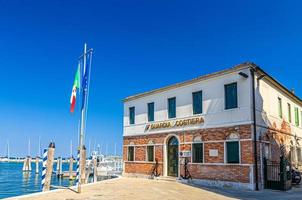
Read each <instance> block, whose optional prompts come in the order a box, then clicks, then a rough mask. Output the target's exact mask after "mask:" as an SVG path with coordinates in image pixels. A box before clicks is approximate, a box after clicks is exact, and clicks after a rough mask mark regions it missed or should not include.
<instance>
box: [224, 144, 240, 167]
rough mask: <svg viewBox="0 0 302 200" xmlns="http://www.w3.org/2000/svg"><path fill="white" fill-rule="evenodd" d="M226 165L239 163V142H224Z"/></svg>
mask: <svg viewBox="0 0 302 200" xmlns="http://www.w3.org/2000/svg"><path fill="white" fill-rule="evenodd" d="M226 146H227V163H239V142H238V141H233V142H226Z"/></svg>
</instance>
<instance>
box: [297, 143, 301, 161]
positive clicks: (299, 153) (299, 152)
mask: <svg viewBox="0 0 302 200" xmlns="http://www.w3.org/2000/svg"><path fill="white" fill-rule="evenodd" d="M297 157H298V162H299V163H301V162H302V155H301V147H297Z"/></svg>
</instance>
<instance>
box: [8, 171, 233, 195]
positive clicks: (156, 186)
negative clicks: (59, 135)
mask: <svg viewBox="0 0 302 200" xmlns="http://www.w3.org/2000/svg"><path fill="white" fill-rule="evenodd" d="M10 199H22V200H23V199H25V200H52V199H62V200H63V199H77V200H84V199H99V200H112V199H118V200H119V199H123V200H133V199H144V200H154V199H181V200H186V199H190V200H200V199H211V200H222V199H224V200H230V199H234V198H229V197H226V196H223V195H220V194H216V193H214V192H211V191H207V190H203V189H200V188H197V187H193V186H189V185H186V184H182V183H179V182H177V181H166V180H150V179H141V178H126V177H122V178H115V179H110V180H105V181H100V182H97V183H91V184H86V185H83V187H82V193H81V194H78V193H76V192H74V191H73V188H70V189H57V190H52V191H49V192H44V193H35V194H31V195H25V196H19V197H15V198H10Z"/></svg>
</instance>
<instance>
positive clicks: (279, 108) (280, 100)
mask: <svg viewBox="0 0 302 200" xmlns="http://www.w3.org/2000/svg"><path fill="white" fill-rule="evenodd" d="M278 111H279V117H280V118H281V119H282V99H281V98H280V97H278Z"/></svg>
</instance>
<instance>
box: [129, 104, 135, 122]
mask: <svg viewBox="0 0 302 200" xmlns="http://www.w3.org/2000/svg"><path fill="white" fill-rule="evenodd" d="M129 121H130V124H134V123H135V107H130V108H129Z"/></svg>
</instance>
